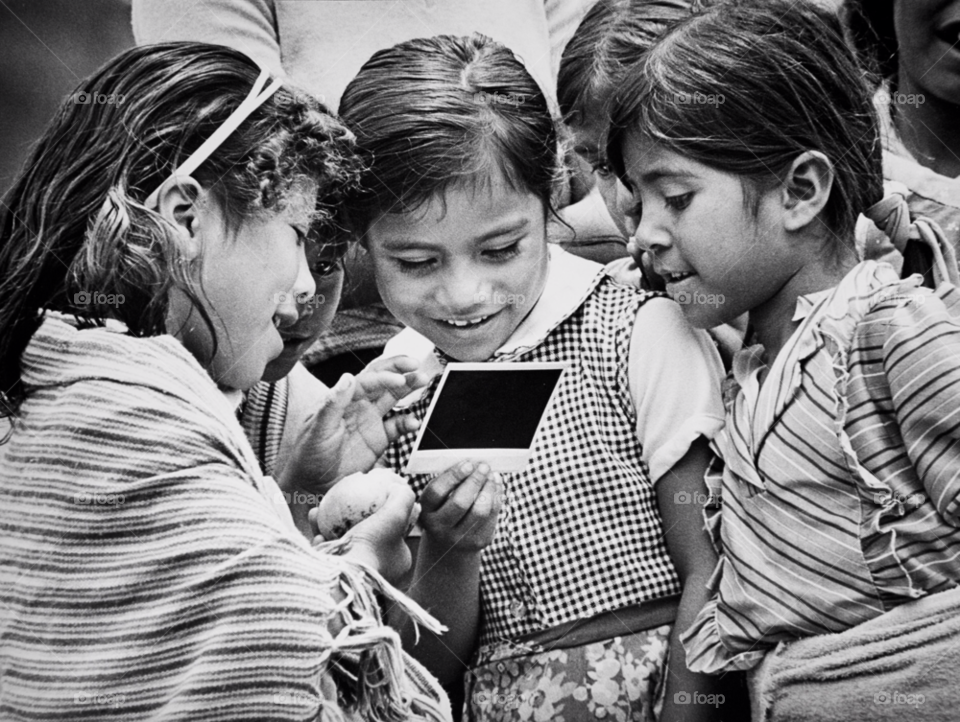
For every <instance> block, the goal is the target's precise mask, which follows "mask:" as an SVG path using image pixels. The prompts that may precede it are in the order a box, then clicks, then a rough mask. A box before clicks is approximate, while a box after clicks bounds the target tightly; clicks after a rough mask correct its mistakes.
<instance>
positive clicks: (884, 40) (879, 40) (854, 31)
mask: <svg viewBox="0 0 960 722" xmlns="http://www.w3.org/2000/svg"><path fill="white" fill-rule="evenodd" d="M843 18H844V21H845V24H846V27H847V31H848V34H849V36H850V42H851V44H852V45H853V47H854V49H855V50H856V51H857V55H858V56H859V57H860V61H861V62H862V63H863V65H864V67H865V68H866V69H867V70H869V71H870V72H871V73H874V74H875V75H877V76H878V77H879V78H881V79H882V78H892V79H896V77H897V72H898V70H899V57H898V46H897V33H896V28H895V26H894V22H893V0H846V2H845V3H844V5H843Z"/></svg>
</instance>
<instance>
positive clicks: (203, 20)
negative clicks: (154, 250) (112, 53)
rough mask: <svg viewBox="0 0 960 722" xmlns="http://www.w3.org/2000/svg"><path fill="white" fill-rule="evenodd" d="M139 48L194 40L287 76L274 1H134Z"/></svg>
mask: <svg viewBox="0 0 960 722" xmlns="http://www.w3.org/2000/svg"><path fill="white" fill-rule="evenodd" d="M131 19H132V22H133V35H134V38H135V39H136V41H137V45H147V44H150V43H160V42H168V41H172V40H193V41H197V42H204V43H216V44H219V45H227V46H229V47H232V48H235V49H237V50H239V51H241V52H243V53H246V54H247V55H249V56H250V57H251V58H253V59H254V60H256V61H257V62H259V63H260V64H261V65H264V66H265V67H266V68H268V69H269V70H270V72H272V73H274V74H275V75H281V74H283V67H282V65H281V57H280V43H279V38H278V35H277V24H276V15H275V12H274V7H273V0H133V6H132V8H131Z"/></svg>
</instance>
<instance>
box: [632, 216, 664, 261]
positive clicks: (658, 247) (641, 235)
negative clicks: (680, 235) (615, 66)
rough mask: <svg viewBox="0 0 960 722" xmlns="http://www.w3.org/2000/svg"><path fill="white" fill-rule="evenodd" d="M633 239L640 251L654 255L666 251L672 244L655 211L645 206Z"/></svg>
mask: <svg viewBox="0 0 960 722" xmlns="http://www.w3.org/2000/svg"><path fill="white" fill-rule="evenodd" d="M634 237H635V238H636V239H637V244H638V245H639V246H640V249H641V250H644V251H651V252H652V253H654V254H656V253H658V252H661V251H664V250H666V249H667V248H669V247H670V245H671V244H672V239H671V237H670V233H669V231H668V230H667V229H666V228H664V227H663V224H662V223H660V219H659V214H658V213H657V212H656V210H655V209H652V208H648V207H646V206H645V207H644V209H643V212H642V213H641V214H640V218H639V219H638V221H637V230H636V233H634Z"/></svg>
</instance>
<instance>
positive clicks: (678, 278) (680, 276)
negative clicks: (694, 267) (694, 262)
mask: <svg viewBox="0 0 960 722" xmlns="http://www.w3.org/2000/svg"><path fill="white" fill-rule="evenodd" d="M692 275H693V274H692V273H668V274H667V280H670V281H674V282H677V281H682V280H683V279H684V278H687V277H688V276H692Z"/></svg>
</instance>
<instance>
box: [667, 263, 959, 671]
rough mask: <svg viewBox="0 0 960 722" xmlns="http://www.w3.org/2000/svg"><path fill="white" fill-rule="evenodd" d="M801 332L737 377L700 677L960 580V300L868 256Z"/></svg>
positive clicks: (690, 639) (755, 351)
mask: <svg viewBox="0 0 960 722" xmlns="http://www.w3.org/2000/svg"><path fill="white" fill-rule="evenodd" d="M794 321H798V322H800V326H799V328H798V329H797V330H796V332H795V333H794V334H793V335H792V336H791V338H790V340H789V341H788V343H787V344H786V346H784V348H783V349H782V351H781V352H780V354H779V355H778V356H777V358H776V360H775V361H774V363H773V365H772V366H771V367H770V369H769V373H768V374H767V378H766V380H765V381H764V382H763V384H762V385H761V384H760V382H759V379H760V376H761V372H762V371H764V370H765V366H764V364H763V361H762V348H760V347H752V348H747V349H744V350H743V351H741V352H740V354H739V355H738V356H737V358H736V359H735V362H734V369H733V375H732V378H731V379H728V382H729V386H728V388H727V390H726V391H727V393H725V406H726V411H727V424H726V427H725V429H724V430H723V431H722V432H721V433H720V434H719V435H718V436H717V437H716V439H715V443H716V446H717V450H718V452H719V453H720V455H721V456H722V458H723V460H724V466H723V469H722V470H721V471H719V472H718V473H717V474H710V475H708V478H707V483H708V486H710V489H711V492H713V494H711V497H713V496H714V494H717V493H719V492H721V489H722V504H715V505H714V506H713V507H712V508H711V509H708V510H707V515H708V522H709V526H711V528H712V529H713V530H714V532H716V531H717V529H718V526H719V534H718V536H717V537H716V538H715V541H716V542H717V543H718V546H719V547H720V548H721V550H722V556H721V560H720V568H719V569H718V573H717V575H715V577H714V584H715V585H716V590H715V595H714V597H713V598H712V599H711V601H710V602H708V604H707V606H706V607H705V608H704V609H703V611H702V612H701V614H700V615H699V617H698V618H697V620H696V622H695V624H694V625H693V627H692V628H691V629H690V630H689V631H688V632H687V634H686V635H685V638H684V640H685V644H686V646H687V661H688V663H689V665H690V668H691V669H693V670H695V671H703V672H714V671H717V670H720V669H725V668H726V669H731V668H737V669H746V668H750V667H752V666H754V665H756V664H757V663H758V662H759V661H760V659H761V658H762V657H763V655H764V654H765V653H766V652H767V651H768V650H769V648H770V647H771V646H773V645H775V644H776V643H777V642H780V641H786V640H793V639H797V638H801V637H808V636H812V635H817V634H826V633H831V632H840V631H843V630H845V629H849V628H850V627H853V626H855V625H857V624H859V623H861V622H864V621H866V620H868V619H872V618H874V617H877V616H879V615H881V614H883V613H884V612H885V611H887V610H890V609H892V608H894V607H896V606H898V605H900V604H903V603H904V602H908V601H910V600H912V599H916V598H918V597H922V596H924V595H927V594H931V593H934V592H938V591H942V590H945V589H948V588H951V587H954V586H956V585H957V582H958V581H960V528H958V526H960V513H958V511H960V510H958V504H957V494H958V492H960V441H958V437H960V362H958V360H960V294H958V292H957V290H956V289H954V288H952V287H946V286H945V287H943V288H942V289H941V290H940V291H939V292H937V293H934V292H933V291H930V290H929V289H926V288H923V287H921V286H919V277H913V278H911V279H907V280H903V281H901V280H900V279H898V278H897V276H896V274H895V273H894V271H893V270H892V269H891V268H890V267H889V266H887V265H885V264H878V263H875V262H872V261H870V262H864V263H861V264H859V265H858V266H856V267H855V268H854V269H853V270H852V271H851V272H850V273H849V274H848V275H847V276H846V277H845V278H844V279H843V281H842V282H841V283H840V284H839V286H837V287H836V288H835V289H832V290H830V291H826V292H821V293H818V294H813V295H812V296H807V297H803V298H801V299H799V301H798V305H797V313H796V315H795V316H794ZM721 506H722V510H721V508H720V507H721ZM718 517H719V519H718ZM718 521H720V523H719V525H718V524H717V522H718Z"/></svg>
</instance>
